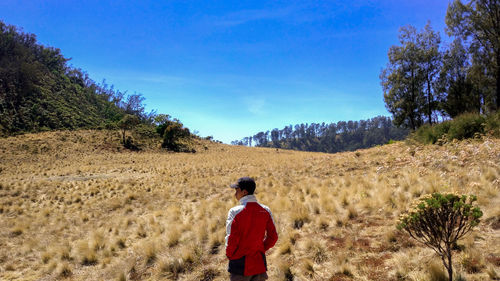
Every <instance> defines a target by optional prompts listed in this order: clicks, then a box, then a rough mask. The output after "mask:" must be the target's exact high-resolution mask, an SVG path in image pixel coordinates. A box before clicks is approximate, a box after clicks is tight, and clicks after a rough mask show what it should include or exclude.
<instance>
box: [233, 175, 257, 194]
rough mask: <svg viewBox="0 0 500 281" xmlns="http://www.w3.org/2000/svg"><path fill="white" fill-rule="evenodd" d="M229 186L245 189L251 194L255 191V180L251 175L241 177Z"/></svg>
mask: <svg viewBox="0 0 500 281" xmlns="http://www.w3.org/2000/svg"><path fill="white" fill-rule="evenodd" d="M231 187H232V188H239V189H241V190H246V191H248V194H253V192H254V191H255V181H254V180H253V179H252V178H251V177H242V178H239V179H238V181H237V182H236V183H233V184H231Z"/></svg>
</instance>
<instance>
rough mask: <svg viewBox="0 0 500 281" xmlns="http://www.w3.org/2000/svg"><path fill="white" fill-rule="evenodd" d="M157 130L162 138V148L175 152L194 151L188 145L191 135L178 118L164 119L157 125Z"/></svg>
mask: <svg viewBox="0 0 500 281" xmlns="http://www.w3.org/2000/svg"><path fill="white" fill-rule="evenodd" d="M157 132H158V133H159V134H160V136H162V138H163V143H162V145H161V146H162V147H163V148H166V149H168V150H170V151H175V152H196V151H194V150H193V149H191V148H190V147H189V145H188V143H189V139H191V138H192V137H193V136H192V134H191V132H190V131H189V129H188V128H185V127H184V125H182V123H181V122H180V121H179V120H176V119H174V120H168V119H167V120H165V121H164V122H163V123H162V124H161V125H159V126H158V127H157Z"/></svg>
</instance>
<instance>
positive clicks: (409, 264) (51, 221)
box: [0, 131, 500, 281]
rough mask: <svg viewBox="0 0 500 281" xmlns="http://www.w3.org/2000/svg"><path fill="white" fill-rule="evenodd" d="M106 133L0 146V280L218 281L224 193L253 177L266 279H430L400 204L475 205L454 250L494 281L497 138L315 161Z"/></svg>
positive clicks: (499, 207) (21, 139) (469, 270)
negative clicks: (169, 146) (269, 234)
mask: <svg viewBox="0 0 500 281" xmlns="http://www.w3.org/2000/svg"><path fill="white" fill-rule="evenodd" d="M118 141H119V134H118V133H116V132H105V131H79V132H67V131H65V132H48V133H42V134H34V135H24V136H18V137H11V138H6V139H0V155H1V158H0V280H54V279H64V280H227V276H228V274H227V272H226V260H225V255H224V245H223V243H224V231H225V226H224V223H225V219H226V215H227V211H228V209H229V208H230V207H231V206H233V205H235V204H236V202H235V200H234V198H233V192H232V190H230V189H229V188H228V187H227V186H228V184H229V183H231V182H234V181H235V180H236V179H237V178H238V177H240V176H244V175H250V176H253V177H254V178H255V179H256V181H257V186H258V187H257V197H258V198H259V200H260V201H261V202H262V203H264V204H266V205H268V206H270V207H271V209H272V210H273V213H274V217H275V220H276V223H277V227H278V233H279V235H280V239H279V241H278V243H277V245H276V247H275V248H274V249H272V250H271V251H270V252H269V253H268V261H269V264H270V267H269V275H270V280H336V281H340V280H439V278H440V277H439V276H443V274H444V273H443V270H442V266H441V265H440V263H439V261H437V262H438V263H436V260H435V255H434V254H433V252H432V251H431V250H428V249H426V248H424V247H422V246H421V245H418V244H416V243H415V242H413V241H412V240H410V239H409V238H408V237H407V236H405V235H403V234H402V233H399V232H397V231H396V230H395V221H396V219H397V217H398V215H399V214H400V213H401V212H402V211H403V210H405V209H406V208H407V207H408V206H409V204H410V202H411V201H412V200H413V199H414V198H416V197H418V196H420V195H422V194H424V193H430V192H434V191H449V190H455V191H458V192H461V193H475V194H477V195H478V197H479V205H480V206H481V208H482V209H483V211H484V213H485V215H484V217H483V221H482V222H481V224H480V226H479V227H478V228H477V229H476V230H475V231H474V232H473V233H472V235H470V236H469V237H468V238H467V239H465V240H464V241H460V243H459V245H458V250H457V251H458V253H457V254H456V255H455V268H456V269H457V272H458V273H459V274H460V275H461V276H462V277H464V278H466V280H491V279H494V278H497V280H498V278H499V273H500V272H499V267H500V230H499V229H500V197H499V188H500V180H499V175H500V166H499V163H500V140H498V139H483V140H473V141H465V142H456V143H450V144H447V145H444V146H419V145H412V144H406V143H395V144H391V145H385V146H382V147H376V148H372V149H367V150H361V151H357V152H349V153H339V154H322V153H307V152H293V151H284V150H279V151H276V150H275V149H263V148H248V147H232V146H227V145H221V144H213V143H208V142H206V143H205V142H203V143H199V144H198V147H197V151H198V152H197V153H196V154H172V153H166V152H160V151H159V150H158V149H155V148H151V149H147V150H145V151H142V152H129V151H123V150H119V149H118V147H119V145H117V144H118Z"/></svg>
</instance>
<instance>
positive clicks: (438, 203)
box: [397, 193, 483, 281]
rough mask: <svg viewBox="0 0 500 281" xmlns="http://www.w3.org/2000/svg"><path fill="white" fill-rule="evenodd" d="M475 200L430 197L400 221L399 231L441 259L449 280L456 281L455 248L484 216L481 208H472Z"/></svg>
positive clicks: (471, 197) (425, 198)
mask: <svg viewBox="0 0 500 281" xmlns="http://www.w3.org/2000/svg"><path fill="white" fill-rule="evenodd" d="M476 201H477V198H476V196H474V195H470V196H466V195H457V194H454V193H444V194H441V193H434V194H432V195H431V194H428V195H424V196H423V197H421V198H420V199H419V200H418V201H417V202H416V204H415V205H414V206H413V207H412V208H411V209H410V210H409V211H408V212H407V213H405V214H403V215H401V217H400V219H399V223H398V225H397V228H398V229H399V230H404V231H406V232H407V233H408V234H409V235H410V236H411V237H412V238H414V239H416V240H417V241H419V242H421V243H423V244H424V245H426V246H428V247H429V248H431V249H432V250H434V251H435V252H436V253H437V254H438V255H439V256H440V257H441V259H442V261H443V265H444V267H445V268H446V269H447V271H448V278H449V281H452V280H453V279H452V276H453V263H452V250H453V245H455V244H456V243H457V241H458V240H459V239H460V238H462V237H463V236H464V235H465V234H467V233H468V232H469V231H471V230H472V228H473V227H475V226H476V225H478V224H479V219H480V218H481V216H482V215H483V213H482V211H481V210H480V209H479V207H476V206H474V205H473V204H474V202H476Z"/></svg>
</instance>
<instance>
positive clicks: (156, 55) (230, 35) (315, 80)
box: [0, 0, 449, 143]
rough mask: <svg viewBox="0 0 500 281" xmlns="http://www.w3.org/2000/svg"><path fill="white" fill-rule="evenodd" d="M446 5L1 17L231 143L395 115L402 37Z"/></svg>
mask: <svg viewBox="0 0 500 281" xmlns="http://www.w3.org/2000/svg"><path fill="white" fill-rule="evenodd" d="M448 2H449V1H447V0H399V1H397V0H386V1H384V0H381V1H369V0H366V1H357V0H353V1H241V0H240V1H146V0H144V1H104V0H102V1H71V0H66V1H62V0H61V1H51V0H44V1H38V0H29V1H26V0H0V19H1V20H3V21H4V22H6V23H8V24H12V25H16V26H18V27H22V28H23V30H24V31H25V32H29V33H34V34H36V35H37V38H38V40H39V42H40V43H42V44H44V45H47V46H53V47H57V48H60V49H61V51H62V53H63V54H64V56H66V57H69V58H71V61H70V63H71V64H72V65H73V66H74V67H78V68H81V69H83V70H85V71H86V72H87V73H88V74H89V76H90V77H91V78H92V79H93V80H95V81H97V82H101V81H102V79H106V81H107V83H108V84H112V85H114V87H115V88H116V89H119V90H120V91H128V93H141V94H142V95H143V96H144V97H145V98H146V101H145V103H146V105H147V109H148V111H149V110H152V109H155V110H157V111H158V113H167V114H170V115H172V116H173V117H176V118H178V119H180V120H181V121H182V122H183V123H184V124H185V125H186V126H187V127H189V128H190V129H191V130H196V131H198V132H199V134H200V135H201V136H208V135H212V136H214V138H215V139H219V140H221V141H224V142H226V143H229V142H230V141H231V140H235V139H241V138H243V137H245V136H250V135H253V134H255V133H257V132H259V131H265V130H271V129H273V128H283V127H284V126H286V125H290V124H292V125H293V124H298V123H312V122H317V123H321V122H326V123H329V122H337V121H341V120H345V121H347V120H360V119H368V118H371V117H375V116H377V115H386V116H389V113H388V112H387V110H386V109H385V106H384V102H383V93H382V89H381V87H380V80H379V74H380V70H381V69H382V68H383V67H385V65H386V63H387V51H388V50H389V48H390V46H391V45H395V44H398V40H397V38H398V29H399V27H401V26H404V25H408V24H411V25H413V26H415V27H417V28H418V29H421V28H423V27H424V26H425V24H426V23H427V21H428V20H429V21H430V22H431V25H432V27H433V29H434V30H436V31H439V32H440V34H441V36H442V38H443V41H446V39H445V36H444V28H445V23H444V18H445V14H446V8H447V5H448Z"/></svg>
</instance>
